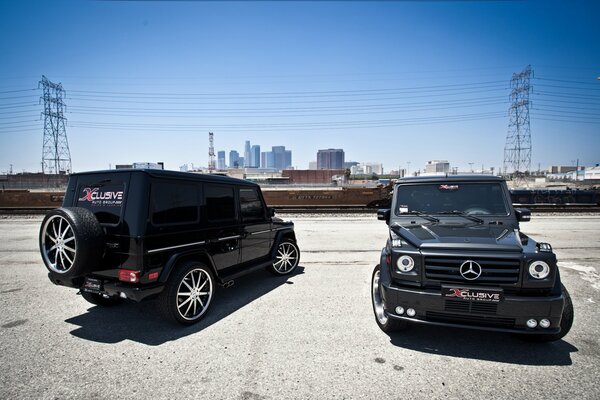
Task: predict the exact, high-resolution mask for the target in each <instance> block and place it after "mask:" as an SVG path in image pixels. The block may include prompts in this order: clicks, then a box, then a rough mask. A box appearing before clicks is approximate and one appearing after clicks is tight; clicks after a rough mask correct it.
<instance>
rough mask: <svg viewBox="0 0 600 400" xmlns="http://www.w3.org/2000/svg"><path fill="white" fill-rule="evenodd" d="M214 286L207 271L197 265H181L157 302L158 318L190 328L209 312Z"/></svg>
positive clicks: (211, 275)
mask: <svg viewBox="0 0 600 400" xmlns="http://www.w3.org/2000/svg"><path fill="white" fill-rule="evenodd" d="M215 289H216V285H215V280H214V278H213V274H212V272H211V271H210V269H209V268H208V267H207V266H206V265H204V264H202V263H198V262H190V263H186V264H182V265H181V266H180V267H179V268H177V270H175V271H174V273H173V275H172V276H171V277H170V278H169V281H168V282H167V284H166V285H165V288H164V289H163V291H162V292H161V293H160V295H159V298H158V306H159V310H160V312H161V314H162V315H163V316H164V317H165V318H166V319H168V320H171V321H174V322H178V323H180V324H182V325H192V324H194V323H196V322H198V321H200V319H201V318H202V317H203V316H204V315H205V314H206V312H207V311H208V309H209V307H210V305H211V303H212V300H213V296H214V293H215Z"/></svg>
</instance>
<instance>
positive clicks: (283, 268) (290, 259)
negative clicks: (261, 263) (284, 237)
mask: <svg viewBox="0 0 600 400" xmlns="http://www.w3.org/2000/svg"><path fill="white" fill-rule="evenodd" d="M275 259H276V261H275V262H273V268H275V271H277V272H278V273H280V274H287V273H288V272H290V271H291V270H293V269H294V268H296V266H297V265H298V248H297V247H296V246H295V245H294V244H293V243H290V242H284V243H281V244H280V245H279V248H278V249H277V255H276V256H275Z"/></svg>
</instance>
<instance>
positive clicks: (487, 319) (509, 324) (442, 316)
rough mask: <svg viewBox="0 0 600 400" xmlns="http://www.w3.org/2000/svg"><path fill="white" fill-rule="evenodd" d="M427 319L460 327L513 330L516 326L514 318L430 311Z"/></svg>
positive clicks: (426, 316)
mask: <svg viewBox="0 0 600 400" xmlns="http://www.w3.org/2000/svg"><path fill="white" fill-rule="evenodd" d="M425 318H426V319H427V320H428V321H433V322H445V323H451V324H460V325H476V326H492V327H502V328H513V327H514V326H515V319H514V318H502V317H496V316H479V315H469V314H453V313H447V312H437V311H428V312H427V313H426V314H425Z"/></svg>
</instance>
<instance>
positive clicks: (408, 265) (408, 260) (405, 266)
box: [396, 256, 415, 272]
mask: <svg viewBox="0 0 600 400" xmlns="http://www.w3.org/2000/svg"><path fill="white" fill-rule="evenodd" d="M396 266H397V267H398V269H399V270H400V271H401V272H410V271H412V270H413V268H414V267H415V260H413V258H412V257H411V256H401V257H400V258H398V261H396Z"/></svg>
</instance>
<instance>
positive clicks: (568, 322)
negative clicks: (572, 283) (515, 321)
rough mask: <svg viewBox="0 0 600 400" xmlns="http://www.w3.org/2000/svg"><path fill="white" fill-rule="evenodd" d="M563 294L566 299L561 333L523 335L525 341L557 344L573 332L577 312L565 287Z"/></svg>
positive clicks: (563, 287)
mask: <svg viewBox="0 0 600 400" xmlns="http://www.w3.org/2000/svg"><path fill="white" fill-rule="evenodd" d="M561 287H562V293H563V296H564V297H565V306H564V308H563V312H562V317H561V319H560V332H558V333H555V334H552V335H537V334H533V335H521V338H522V339H523V340H526V341H529V342H539V343H545V342H555V341H557V340H560V339H562V338H563V337H565V335H566V334H567V333H569V331H570V330H571V327H572V326H573V319H574V318H575V310H574V308H573V301H572V300H571V295H570V294H569V292H568V291H567V288H566V287H565V286H564V285H561Z"/></svg>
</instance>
